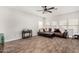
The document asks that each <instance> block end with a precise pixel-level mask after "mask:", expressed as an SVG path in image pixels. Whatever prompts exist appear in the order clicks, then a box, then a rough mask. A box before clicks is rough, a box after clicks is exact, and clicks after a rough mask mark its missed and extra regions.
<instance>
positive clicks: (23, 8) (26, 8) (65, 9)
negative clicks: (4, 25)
mask: <svg viewBox="0 0 79 59" xmlns="http://www.w3.org/2000/svg"><path fill="white" fill-rule="evenodd" d="M49 7H52V6H48V8H49ZM54 7H56V8H57V10H53V9H52V10H51V11H52V13H45V14H43V13H42V11H40V12H39V11H37V10H43V8H42V7H41V6H17V7H10V8H15V9H17V10H21V11H24V12H28V13H32V14H35V15H38V16H42V17H49V16H51V17H52V16H55V15H61V14H66V13H71V12H76V11H79V6H54Z"/></svg>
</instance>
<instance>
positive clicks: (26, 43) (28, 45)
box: [4, 36, 79, 53]
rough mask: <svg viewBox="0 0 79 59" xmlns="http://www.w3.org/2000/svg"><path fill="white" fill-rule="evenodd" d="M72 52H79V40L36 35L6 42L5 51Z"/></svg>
mask: <svg viewBox="0 0 79 59" xmlns="http://www.w3.org/2000/svg"><path fill="white" fill-rule="evenodd" d="M53 52H54V53H71V52H79V40H76V39H64V38H58V37H54V38H52V39H51V38H46V37H41V36H36V37H32V38H27V39H20V40H15V41H11V42H7V43H5V46H4V53H53Z"/></svg>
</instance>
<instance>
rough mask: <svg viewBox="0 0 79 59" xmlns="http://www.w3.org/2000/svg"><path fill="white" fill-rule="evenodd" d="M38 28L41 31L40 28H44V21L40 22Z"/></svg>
mask: <svg viewBox="0 0 79 59" xmlns="http://www.w3.org/2000/svg"><path fill="white" fill-rule="evenodd" d="M38 27H39V29H40V28H43V22H42V21H39V22H38Z"/></svg>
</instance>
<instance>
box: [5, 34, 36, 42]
mask: <svg viewBox="0 0 79 59" xmlns="http://www.w3.org/2000/svg"><path fill="white" fill-rule="evenodd" d="M34 36H37V35H33V37H34ZM19 39H21V37H18V38H13V39H8V40H5V42H10V41H14V40H19Z"/></svg>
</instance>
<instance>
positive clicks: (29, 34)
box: [22, 30, 32, 39]
mask: <svg viewBox="0 0 79 59" xmlns="http://www.w3.org/2000/svg"><path fill="white" fill-rule="evenodd" d="M27 34H28V35H27ZM28 37H32V30H23V31H22V39H25V38H28Z"/></svg>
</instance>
